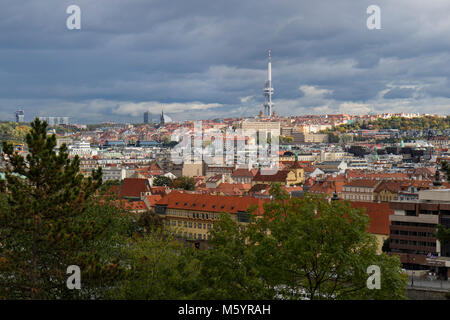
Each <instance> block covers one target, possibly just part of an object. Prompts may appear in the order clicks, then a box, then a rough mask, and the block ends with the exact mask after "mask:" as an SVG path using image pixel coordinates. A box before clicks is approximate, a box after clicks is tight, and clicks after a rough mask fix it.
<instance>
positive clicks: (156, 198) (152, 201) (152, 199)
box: [146, 194, 162, 207]
mask: <svg viewBox="0 0 450 320" xmlns="http://www.w3.org/2000/svg"><path fill="white" fill-rule="evenodd" d="M146 198H147V200H148V203H149V204H150V206H151V207H154V206H155V204H156V203H157V202H158V201H159V200H161V199H162V196H161V195H160V194H153V195H151V196H146Z"/></svg>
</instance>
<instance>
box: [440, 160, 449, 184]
mask: <svg viewBox="0 0 450 320" xmlns="http://www.w3.org/2000/svg"><path fill="white" fill-rule="evenodd" d="M441 169H442V170H443V171H445V174H446V175H447V180H448V181H450V164H449V163H447V162H446V161H442V163H441Z"/></svg>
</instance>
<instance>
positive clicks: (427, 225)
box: [392, 221, 436, 228]
mask: <svg viewBox="0 0 450 320" xmlns="http://www.w3.org/2000/svg"><path fill="white" fill-rule="evenodd" d="M392 225H394V226H410V227H424V228H436V225H435V224H433V223H420V222H405V221H392Z"/></svg>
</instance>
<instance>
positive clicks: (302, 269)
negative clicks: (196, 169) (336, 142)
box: [200, 185, 406, 299]
mask: <svg viewBox="0 0 450 320" xmlns="http://www.w3.org/2000/svg"><path fill="white" fill-rule="evenodd" d="M271 193H272V196H273V201H271V202H268V203H266V204H265V205H264V214H263V215H262V216H257V215H254V214H252V215H251V216H250V217H251V218H250V223H249V224H248V225H247V226H246V227H245V230H242V226H241V225H240V224H239V223H238V222H237V221H235V220H233V219H231V218H226V217H222V218H221V219H220V220H219V223H218V228H217V229H216V227H215V228H214V231H213V232H212V241H211V243H212V246H213V249H211V251H210V252H207V253H204V254H203V256H202V257H201V260H202V271H201V275H202V276H203V277H204V280H203V281H205V282H206V284H207V285H206V288H204V289H203V291H200V292H204V296H207V295H212V296H213V297H217V298H221V299H227V298H230V299H231V298H240V299H255V298H256V299H280V298H281V299H304V298H307V299H403V298H405V288H406V278H405V276H404V275H402V273H401V263H400V261H399V260H398V258H397V257H389V256H387V255H386V254H384V253H383V254H381V255H378V254H377V244H376V240H375V237H374V236H372V235H370V234H368V233H367V232H366V230H367V227H368V223H369V220H368V216H367V215H366V214H364V213H363V212H362V211H361V210H359V209H353V208H351V207H350V205H349V203H348V202H344V201H331V202H329V201H327V200H326V199H324V198H320V197H314V196H305V197H303V198H290V197H289V195H288V194H287V193H286V192H284V191H282V189H281V187H280V186H279V185H274V186H273V187H272V190H271ZM371 265H377V266H379V267H380V270H381V289H379V290H377V289H374V290H370V289H368V288H367V279H368V277H369V275H368V274H367V268H368V267H369V266H371Z"/></svg>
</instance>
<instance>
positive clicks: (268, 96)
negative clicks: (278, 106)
mask: <svg viewBox="0 0 450 320" xmlns="http://www.w3.org/2000/svg"><path fill="white" fill-rule="evenodd" d="M271 60H272V59H271V50H270V49H269V59H268V62H267V80H266V82H265V84H264V91H263V94H264V113H265V115H266V116H267V117H272V115H273V111H272V107H273V104H272V95H273V88H272V61H271Z"/></svg>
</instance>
